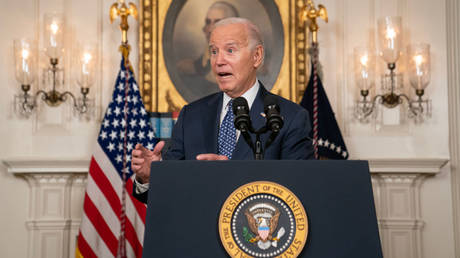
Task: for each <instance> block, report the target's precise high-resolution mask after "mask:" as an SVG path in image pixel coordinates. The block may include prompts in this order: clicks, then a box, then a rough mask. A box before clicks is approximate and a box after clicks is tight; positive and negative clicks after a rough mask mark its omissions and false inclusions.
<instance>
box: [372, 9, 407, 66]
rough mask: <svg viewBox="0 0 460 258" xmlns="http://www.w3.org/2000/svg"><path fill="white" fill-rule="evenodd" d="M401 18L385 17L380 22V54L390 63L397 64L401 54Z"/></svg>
mask: <svg viewBox="0 0 460 258" xmlns="http://www.w3.org/2000/svg"><path fill="white" fill-rule="evenodd" d="M401 32H402V23H401V17H383V18H381V19H379V20H378V37H379V41H378V43H379V48H380V49H379V54H380V56H382V57H383V60H384V61H385V62H386V63H388V64H391V63H396V61H397V60H398V59H399V56H400V54H401V44H402V40H401V38H402V37H401V36H402V34H401Z"/></svg>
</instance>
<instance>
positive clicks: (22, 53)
mask: <svg viewBox="0 0 460 258" xmlns="http://www.w3.org/2000/svg"><path fill="white" fill-rule="evenodd" d="M29 55H30V53H29V50H27V49H23V50H22V51H21V56H22V58H23V59H28V58H29Z"/></svg>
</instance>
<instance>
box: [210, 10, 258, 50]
mask: <svg viewBox="0 0 460 258" xmlns="http://www.w3.org/2000/svg"><path fill="white" fill-rule="evenodd" d="M229 24H243V25H245V27H246V31H247V32H248V40H249V47H250V49H251V50H254V49H256V47H257V46H262V48H264V39H263V37H262V34H261V33H260V30H259V28H258V27H257V25H255V24H254V23H253V22H252V21H250V20H248V19H246V18H241V17H230V18H225V19H222V20H220V21H218V22H216V24H214V28H213V29H212V30H211V33H212V32H213V31H214V30H215V29H216V28H218V27H221V26H225V25H229ZM264 52H265V51H264Z"/></svg>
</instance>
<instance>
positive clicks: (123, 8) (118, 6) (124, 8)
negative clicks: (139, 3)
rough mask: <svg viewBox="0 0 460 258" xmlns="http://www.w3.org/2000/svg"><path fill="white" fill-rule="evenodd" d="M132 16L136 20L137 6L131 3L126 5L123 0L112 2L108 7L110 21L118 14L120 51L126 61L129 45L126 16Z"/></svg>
mask: <svg viewBox="0 0 460 258" xmlns="http://www.w3.org/2000/svg"><path fill="white" fill-rule="evenodd" d="M130 15H131V16H133V17H134V19H136V20H137V7H136V5H135V4H133V3H129V5H126V3H125V1H124V0H119V1H118V2H116V3H114V4H112V6H111V7H110V23H113V21H114V20H115V19H116V18H117V17H118V16H120V19H121V21H120V29H121V46H120V51H121V53H122V54H123V57H124V58H125V62H127V61H128V55H129V51H130V50H131V47H130V46H129V45H128V29H129V25H128V16H130Z"/></svg>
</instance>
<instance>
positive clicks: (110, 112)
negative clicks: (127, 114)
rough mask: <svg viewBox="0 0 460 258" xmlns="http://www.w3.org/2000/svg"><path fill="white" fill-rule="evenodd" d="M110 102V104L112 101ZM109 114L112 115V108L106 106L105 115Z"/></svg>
mask: <svg viewBox="0 0 460 258" xmlns="http://www.w3.org/2000/svg"><path fill="white" fill-rule="evenodd" d="M110 104H112V102H111V103H110ZM110 115H112V108H110V107H108V108H107V116H110ZM106 120H107V119H106Z"/></svg>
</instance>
